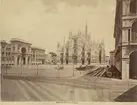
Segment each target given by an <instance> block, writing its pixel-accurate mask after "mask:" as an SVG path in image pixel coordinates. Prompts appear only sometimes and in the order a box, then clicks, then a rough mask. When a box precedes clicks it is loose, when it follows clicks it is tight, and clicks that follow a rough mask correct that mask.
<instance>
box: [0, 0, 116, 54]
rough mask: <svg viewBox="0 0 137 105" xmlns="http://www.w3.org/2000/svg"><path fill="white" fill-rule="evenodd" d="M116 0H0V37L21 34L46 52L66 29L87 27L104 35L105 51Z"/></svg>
mask: <svg viewBox="0 0 137 105" xmlns="http://www.w3.org/2000/svg"><path fill="white" fill-rule="evenodd" d="M115 5H116V0H3V1H2V0H1V4H0V36H1V40H10V39H11V38H21V39H23V40H26V41H28V42H30V43H32V45H33V46H36V47H40V48H43V49H45V50H46V51H47V52H49V51H53V52H56V50H57V42H60V43H61V44H63V39H64V37H65V40H67V37H68V35H69V31H70V30H72V31H74V32H77V31H78V30H82V31H84V28H85V25H86V21H87V25H88V31H89V33H90V34H91V38H92V39H94V40H102V39H104V42H105V47H106V54H107V55H108V54H109V52H110V51H111V50H114V38H113V33H114V18H115V7H116V6H115Z"/></svg>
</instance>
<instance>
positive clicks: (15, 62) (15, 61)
mask: <svg viewBox="0 0 137 105" xmlns="http://www.w3.org/2000/svg"><path fill="white" fill-rule="evenodd" d="M14 58H15V60H14V64H15V65H17V56H14Z"/></svg>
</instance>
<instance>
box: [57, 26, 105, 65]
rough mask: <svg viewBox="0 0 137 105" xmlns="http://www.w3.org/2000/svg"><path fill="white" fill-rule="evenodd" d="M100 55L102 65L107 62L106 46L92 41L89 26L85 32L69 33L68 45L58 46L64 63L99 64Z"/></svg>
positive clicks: (59, 56) (59, 57) (60, 57)
mask: <svg viewBox="0 0 137 105" xmlns="http://www.w3.org/2000/svg"><path fill="white" fill-rule="evenodd" d="M99 55H100V57H101V63H104V62H105V46H104V42H103V41H102V42H101V43H99V42H96V41H94V40H92V39H91V36H90V34H89V33H88V26H87V25H86V26H85V30H84V32H82V31H78V32H76V33H74V32H69V37H68V39H67V41H66V43H65V44H64V45H62V46H58V59H59V61H63V62H62V63H66V64H67V63H76V64H77V63H81V64H83V65H84V64H90V63H99Z"/></svg>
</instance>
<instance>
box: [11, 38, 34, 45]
mask: <svg viewBox="0 0 137 105" xmlns="http://www.w3.org/2000/svg"><path fill="white" fill-rule="evenodd" d="M10 42H22V43H26V44H29V45H32V44H31V43H28V42H26V41H25V40H22V39H19V38H12V39H11V40H10Z"/></svg>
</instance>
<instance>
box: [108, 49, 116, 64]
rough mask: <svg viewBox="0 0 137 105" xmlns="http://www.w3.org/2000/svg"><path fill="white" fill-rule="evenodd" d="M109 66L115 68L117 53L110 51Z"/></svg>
mask: <svg viewBox="0 0 137 105" xmlns="http://www.w3.org/2000/svg"><path fill="white" fill-rule="evenodd" d="M109 64H110V66H115V51H110V57H109Z"/></svg>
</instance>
